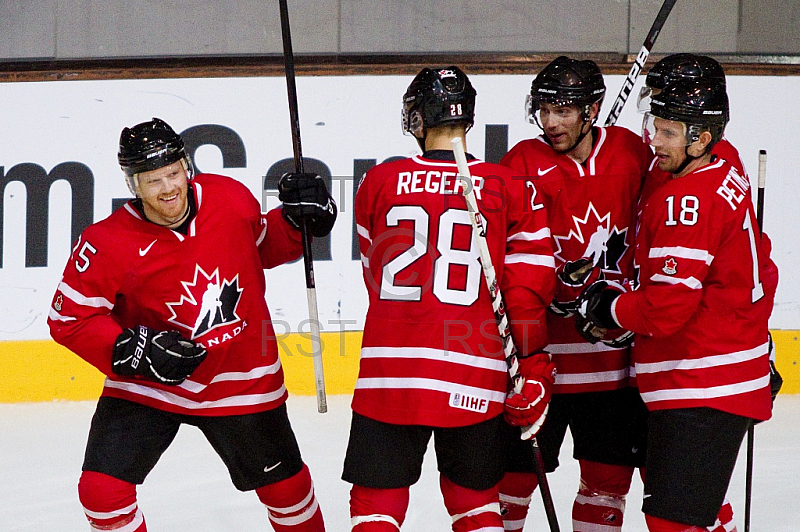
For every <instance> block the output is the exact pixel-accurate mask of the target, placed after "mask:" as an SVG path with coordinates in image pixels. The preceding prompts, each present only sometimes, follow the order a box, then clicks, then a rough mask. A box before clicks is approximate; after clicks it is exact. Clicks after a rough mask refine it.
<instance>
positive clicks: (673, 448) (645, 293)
mask: <svg viewBox="0 0 800 532" xmlns="http://www.w3.org/2000/svg"><path fill="white" fill-rule="evenodd" d="M727 121H728V99H727V95H726V94H725V87H724V85H722V84H719V83H716V82H714V81H709V80H679V81H676V82H674V83H672V84H670V85H668V86H667V87H665V88H664V90H663V91H662V92H661V93H660V94H658V95H655V96H654V97H653V99H652V101H651V111H650V113H648V114H647V115H645V136H646V138H647V139H649V140H650V144H651V146H652V147H653V148H654V150H655V154H656V157H657V158H658V165H659V167H660V168H661V169H662V170H664V171H667V172H669V173H670V174H672V177H673V179H672V180H671V181H669V182H668V183H666V184H664V185H662V186H661V187H660V188H658V189H657V190H656V191H655V192H654V193H653V195H652V196H651V197H650V199H649V201H648V202H647V205H646V206H645V208H644V212H643V215H642V220H641V223H640V229H639V232H638V235H637V241H636V253H635V256H636V263H637V265H638V266H639V268H640V270H639V271H640V274H639V280H640V286H639V289H638V290H635V291H633V292H629V293H624V294H621V295H620V293H619V292H618V291H616V290H613V289H610V288H603V287H597V288H595V287H590V288H589V289H587V290H586V292H584V294H582V295H581V298H580V301H581V304H580V306H579V309H580V312H581V313H582V314H583V315H584V316H585V317H586V318H587V319H588V320H589V321H590V322H592V323H594V324H596V325H599V326H601V327H604V328H605V327H614V326H622V327H624V328H626V329H628V330H632V331H634V332H635V333H636V342H635V347H634V351H633V358H634V361H635V364H636V376H637V383H638V385H639V389H640V391H641V394H642V397H643V399H644V401H645V402H646V404H647V406H648V409H649V410H650V418H649V421H648V453H647V463H646V471H647V474H646V476H645V486H644V492H645V499H644V503H643V506H642V509H643V511H644V513H645V516H646V519H647V524H648V528H649V529H650V531H651V532H672V531H684V530H701V528H699V527H709V526H711V525H713V524H714V522H715V519H716V517H717V512H718V511H719V509H720V505H721V504H722V501H723V499H724V496H725V492H726V490H727V487H728V483H729V481H730V478H731V473H732V471H733V467H734V465H735V462H736V457H737V455H738V451H739V447H740V445H741V442H742V438H743V437H744V434H745V432H746V431H747V428H748V426H749V425H750V423H751V422H752V420H765V419H768V418H769V417H770V415H771V401H770V379H769V360H768V330H767V320H768V318H769V315H770V312H771V310H772V303H773V299H774V294H775V288H776V285H777V270H776V269H775V267H774V264H772V262H771V261H770V259H769V257H768V255H767V250H766V247H765V246H764V245H763V244H762V241H761V237H760V234H759V229H758V226H757V225H756V220H755V213H754V209H753V204H752V201H751V196H750V190H749V188H750V184H749V182H748V180H747V179H746V178H743V177H742V176H741V175H739V173H738V172H737V171H736V170H735V169H734V168H732V166H731V165H730V163H728V162H727V161H725V160H722V159H715V158H713V156H712V154H711V148H712V147H713V145H714V143H715V142H716V141H718V140H719V139H720V138H721V137H722V133H723V131H724V128H725V125H726V123H727ZM687 526H688V528H687ZM702 530H706V529H705V528H702Z"/></svg>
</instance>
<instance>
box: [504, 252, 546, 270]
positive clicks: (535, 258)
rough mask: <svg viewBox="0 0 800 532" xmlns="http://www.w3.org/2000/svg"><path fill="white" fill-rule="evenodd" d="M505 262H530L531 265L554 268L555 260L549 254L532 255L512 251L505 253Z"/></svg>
mask: <svg viewBox="0 0 800 532" xmlns="http://www.w3.org/2000/svg"><path fill="white" fill-rule="evenodd" d="M505 263H506V264H519V263H522V264H530V265H532V266H546V267H548V268H553V269H554V270H555V268H556V260H555V259H554V258H553V257H552V256H551V255H533V254H530V253H512V254H511V255H506V261H505Z"/></svg>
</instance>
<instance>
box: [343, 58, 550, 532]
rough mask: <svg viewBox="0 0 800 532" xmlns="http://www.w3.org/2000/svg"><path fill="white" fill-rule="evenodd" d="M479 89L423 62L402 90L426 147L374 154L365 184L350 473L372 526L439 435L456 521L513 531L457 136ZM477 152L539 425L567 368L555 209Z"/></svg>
mask: <svg viewBox="0 0 800 532" xmlns="http://www.w3.org/2000/svg"><path fill="white" fill-rule="evenodd" d="M474 101H475V91H474V89H473V88H472V85H471V83H470V82H469V80H468V78H467V76H466V75H465V74H464V73H463V72H462V71H461V70H459V69H458V68H456V67H446V68H439V69H428V68H426V69H423V70H422V71H421V72H420V73H419V75H418V76H417V77H416V78H415V79H414V81H413V82H412V84H411V86H410V87H409V89H408V91H407V92H406V95H405V98H404V130H405V131H407V132H410V133H412V134H413V135H414V136H415V137H417V140H418V141H419V143H420V146H421V147H422V148H423V150H424V153H423V154H422V156H417V157H412V158H409V159H404V160H400V161H395V162H389V163H384V164H381V165H378V166H376V167H374V168H372V169H371V170H370V171H369V172H367V174H366V175H365V176H364V178H363V179H362V181H361V183H360V185H359V189H358V192H357V195H356V203H355V213H356V223H357V224H358V235H359V242H360V247H361V254H362V262H363V268H364V280H365V283H366V286H367V291H368V293H369V309H368V312H367V317H366V322H365V324H364V336H363V343H362V348H361V363H360V370H359V375H358V381H357V383H356V387H355V392H354V396H353V405H352V406H353V422H352V426H351V431H350V442H349V445H348V450H347V456H346V458H345V465H344V474H343V478H344V479H345V480H346V481H348V482H351V483H353V484H354V486H353V489H352V491H351V499H350V503H351V516H352V523H353V530H356V531H358V532H367V531H370V532H371V531H386V530H394V529H399V528H400V526H401V524H402V522H403V518H404V516H405V511H406V507H407V505H408V489H409V486H410V485H411V484H414V483H415V482H416V481H417V479H418V478H419V474H420V469H421V466H422V459H423V455H424V453H425V449H426V448H427V442H428V441H429V439H430V437H431V434H433V437H434V444H435V449H436V455H437V461H438V464H439V471H440V473H441V489H442V495H443V497H444V502H445V505H446V507H447V509H448V511H449V513H450V515H451V516H453V530H454V531H467V530H478V529H480V530H486V531H493V532H502V524H501V518H500V508H499V502H498V493H497V487H496V485H497V482H498V481H499V480H500V477H501V476H502V458H501V456H502V448H501V445H500V442H501V438H500V433H501V430H500V427H501V424H502V415H501V414H503V412H504V402H505V401H506V394H507V390H508V374H507V368H506V362H505V360H504V355H503V348H502V343H501V341H500V338H499V336H498V332H497V325H496V323H495V317H494V313H493V310H492V303H491V298H490V296H489V292H488V289H487V287H486V283H485V282H484V279H483V274H482V271H481V264H480V261H479V252H478V248H477V242H476V239H475V238H474V236H473V229H472V225H471V223H470V217H469V213H468V211H467V208H466V202H465V200H464V197H463V196H462V189H461V187H462V186H463V184H462V182H461V181H460V180H459V179H458V178H457V174H458V170H457V167H456V163H455V159H454V156H453V152H452V151H451V150H452V148H451V145H450V140H451V139H452V138H454V137H461V138H463V137H464V135H465V133H466V130H467V129H468V128H469V126H471V125H472V120H473V110H474ZM468 159H469V166H470V171H471V173H472V176H473V184H474V191H475V195H476V197H477V202H478V204H479V208H480V211H481V213H482V215H483V218H484V221H485V227H486V240H487V242H488V246H489V251H490V254H491V257H492V262H493V264H494V267H495V269H496V274H497V279H498V282H499V285H500V289H501V291H502V293H503V295H504V297H505V301H506V305H507V308H506V309H505V310H506V312H507V313H508V316H509V317H510V323H511V325H510V329H511V334H512V337H513V339H514V341H515V343H516V345H517V348H518V350H519V353H518V355H519V357H520V373H521V374H522V375H523V376H524V377H525V378H526V380H527V382H528V384H526V388H523V392H522V393H521V394H513V397H514V405H515V407H517V410H516V411H515V413H516V414H517V415H518V416H520V417H524V418H526V422H525V423H524V424H525V425H534V424H535V422H536V421H537V420H539V419H541V418H543V417H544V413H545V407H546V405H547V402H548V399H549V388H550V386H551V385H552V380H553V370H554V368H553V366H552V364H551V362H550V357H549V355H548V354H546V353H543V352H542V348H543V347H544V346H545V344H546V335H545V328H544V311H545V305H546V304H547V303H549V301H550V299H551V298H552V294H553V270H554V263H553V255H552V250H551V247H550V232H549V230H548V228H547V226H546V216H545V213H544V210H543V209H542V208H541V207H536V208H532V207H531V199H532V197H533V195H534V194H533V188H532V187H531V186H526V182H525V181H524V180H522V179H513V178H512V176H511V172H510V170H509V169H507V168H505V167H501V166H498V165H493V164H488V163H485V162H482V161H479V160H476V159H475V158H473V157H471V156H468ZM526 390H527V391H526ZM530 390H535V394H531V392H530ZM540 392H541V393H540ZM517 437H519V431H517Z"/></svg>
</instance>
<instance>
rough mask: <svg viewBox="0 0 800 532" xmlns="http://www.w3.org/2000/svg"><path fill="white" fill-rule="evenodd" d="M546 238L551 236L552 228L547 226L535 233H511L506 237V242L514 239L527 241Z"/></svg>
mask: <svg viewBox="0 0 800 532" xmlns="http://www.w3.org/2000/svg"><path fill="white" fill-rule="evenodd" d="M546 238H550V229H549V228H547V227H545V228H543V229H539V230H538V231H536V232H535V233H526V232H524V231H520V232H518V233H513V234H511V235H508V238H506V242H511V241H513V240H524V241H526V242H532V241H534V240H544V239H546Z"/></svg>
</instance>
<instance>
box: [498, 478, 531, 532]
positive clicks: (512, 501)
mask: <svg viewBox="0 0 800 532" xmlns="http://www.w3.org/2000/svg"><path fill="white" fill-rule="evenodd" d="M538 484H539V480H538V479H537V478H536V475H535V474H533V473H506V474H505V475H503V479H502V480H501V481H500V484H499V486H498V489H499V491H500V515H502V516H503V526H504V527H505V530H506V532H522V529H523V528H524V527H525V517H527V515H528V506H530V503H531V495H532V494H533V490H535V489H536V486H537V485H538Z"/></svg>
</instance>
